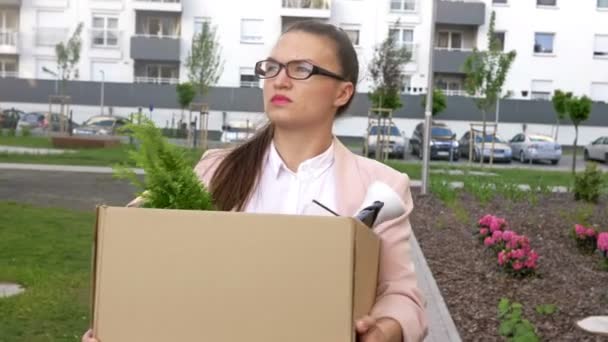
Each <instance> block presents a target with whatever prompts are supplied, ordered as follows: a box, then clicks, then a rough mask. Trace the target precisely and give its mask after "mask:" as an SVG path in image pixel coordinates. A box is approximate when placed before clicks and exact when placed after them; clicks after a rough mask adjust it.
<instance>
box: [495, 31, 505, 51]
mask: <svg viewBox="0 0 608 342" xmlns="http://www.w3.org/2000/svg"><path fill="white" fill-rule="evenodd" d="M494 39H496V41H497V42H498V49H499V50H500V51H505V33H504V32H494Z"/></svg>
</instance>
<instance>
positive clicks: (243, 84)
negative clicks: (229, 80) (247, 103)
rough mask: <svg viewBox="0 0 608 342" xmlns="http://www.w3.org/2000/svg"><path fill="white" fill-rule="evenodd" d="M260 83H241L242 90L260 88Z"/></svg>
mask: <svg viewBox="0 0 608 342" xmlns="http://www.w3.org/2000/svg"><path fill="white" fill-rule="evenodd" d="M259 87H260V82H254V81H241V88H259Z"/></svg>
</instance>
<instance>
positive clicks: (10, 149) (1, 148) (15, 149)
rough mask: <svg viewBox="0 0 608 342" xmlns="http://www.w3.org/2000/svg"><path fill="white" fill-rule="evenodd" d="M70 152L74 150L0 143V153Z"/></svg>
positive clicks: (44, 153) (39, 153) (37, 153)
mask: <svg viewBox="0 0 608 342" xmlns="http://www.w3.org/2000/svg"><path fill="white" fill-rule="evenodd" d="M72 152H74V151H72V150H65V149H59V148H33V147H21V146H5V145H0V153H12V154H34V155H49V154H64V153H72Z"/></svg>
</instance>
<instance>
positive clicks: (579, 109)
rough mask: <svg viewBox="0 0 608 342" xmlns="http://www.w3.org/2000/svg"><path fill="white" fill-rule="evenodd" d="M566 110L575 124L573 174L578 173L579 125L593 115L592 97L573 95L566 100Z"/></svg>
mask: <svg viewBox="0 0 608 342" xmlns="http://www.w3.org/2000/svg"><path fill="white" fill-rule="evenodd" d="M565 103H566V106H565V107H566V111H567V113H568V116H569V117H570V121H572V124H573V125H574V132H575V135H574V153H573V154H572V174H575V173H576V147H577V143H578V126H579V125H580V124H581V123H582V122H584V121H587V119H589V116H590V115H591V104H592V102H591V99H590V98H588V97H587V96H584V95H583V96H581V97H580V98H579V97H576V96H572V97H571V98H568V99H567V100H566V101H565Z"/></svg>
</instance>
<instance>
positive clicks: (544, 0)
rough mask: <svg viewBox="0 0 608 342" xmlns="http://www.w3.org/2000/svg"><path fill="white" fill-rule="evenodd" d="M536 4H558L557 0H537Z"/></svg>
mask: <svg viewBox="0 0 608 342" xmlns="http://www.w3.org/2000/svg"><path fill="white" fill-rule="evenodd" d="M536 6H552V7H555V6H557V0H536Z"/></svg>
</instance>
